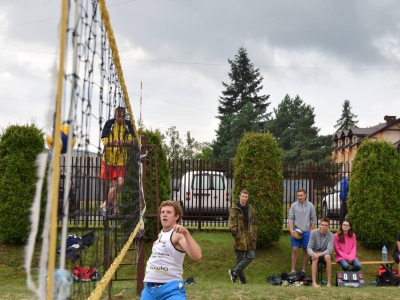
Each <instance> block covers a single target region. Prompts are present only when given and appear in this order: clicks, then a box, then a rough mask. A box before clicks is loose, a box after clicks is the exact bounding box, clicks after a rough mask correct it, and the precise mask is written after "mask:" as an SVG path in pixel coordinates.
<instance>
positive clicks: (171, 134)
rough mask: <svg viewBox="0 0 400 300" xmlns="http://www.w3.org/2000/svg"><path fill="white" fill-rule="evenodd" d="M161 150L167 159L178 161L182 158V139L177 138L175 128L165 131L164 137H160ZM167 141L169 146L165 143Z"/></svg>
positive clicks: (177, 133)
mask: <svg viewBox="0 0 400 300" xmlns="http://www.w3.org/2000/svg"><path fill="white" fill-rule="evenodd" d="M161 137H162V141H163V149H164V151H165V154H166V155H167V157H168V158H169V159H179V158H181V156H182V148H183V146H182V139H181V138H180V137H179V131H178V130H177V129H176V126H172V127H170V128H168V129H167V131H166V132H165V135H162V136H161ZM166 139H168V140H169V144H167V143H166V142H165V141H166Z"/></svg>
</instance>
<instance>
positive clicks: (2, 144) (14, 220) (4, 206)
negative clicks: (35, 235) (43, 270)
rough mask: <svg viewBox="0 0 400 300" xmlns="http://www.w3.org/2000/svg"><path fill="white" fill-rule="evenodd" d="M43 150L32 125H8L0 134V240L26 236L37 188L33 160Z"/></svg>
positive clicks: (40, 135) (17, 241)
mask: <svg viewBox="0 0 400 300" xmlns="http://www.w3.org/2000/svg"><path fill="white" fill-rule="evenodd" d="M43 150H44V138H43V132H42V131H41V130H40V129H38V128H37V127H36V126H35V125H34V124H31V125H23V126H20V125H11V126H9V127H8V128H7V129H6V130H5V131H3V134H2V135H1V137H0V191H1V193H0V215H1V216H2V217H1V218H0V239H1V240H3V241H5V242H9V243H15V244H20V243H24V242H26V241H27V239H28V234H29V227H30V221H29V215H30V211H29V209H30V207H31V204H32V201H33V198H34V195H35V190H36V181H37V174H36V168H37V167H36V165H35V160H36V157H37V155H38V154H39V153H41V152H42V151H43ZM41 199H42V205H41V207H42V211H41V218H40V220H41V222H40V224H39V228H42V227H43V219H44V206H45V205H44V203H45V199H46V189H45V188H43V190H42V196H41Z"/></svg>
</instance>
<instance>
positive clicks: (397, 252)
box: [393, 231, 400, 270]
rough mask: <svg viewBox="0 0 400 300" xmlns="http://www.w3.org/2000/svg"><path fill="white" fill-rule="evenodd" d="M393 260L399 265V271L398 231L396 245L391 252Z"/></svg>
mask: <svg viewBox="0 0 400 300" xmlns="http://www.w3.org/2000/svg"><path fill="white" fill-rule="evenodd" d="M393 259H394V261H395V262H397V263H398V264H399V269H398V270H400V231H399V232H398V233H397V237H396V245H395V246H394V250H393Z"/></svg>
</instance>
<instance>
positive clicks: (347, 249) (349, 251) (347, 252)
mask: <svg viewBox="0 0 400 300" xmlns="http://www.w3.org/2000/svg"><path fill="white" fill-rule="evenodd" d="M333 246H334V249H335V262H336V263H337V262H338V261H340V260H342V259H344V260H346V261H349V260H351V261H352V260H355V259H358V258H357V257H356V248H357V245H356V235H355V234H354V233H353V236H352V237H349V236H348V234H344V244H343V243H340V242H339V234H338V233H335V236H334V237H333Z"/></svg>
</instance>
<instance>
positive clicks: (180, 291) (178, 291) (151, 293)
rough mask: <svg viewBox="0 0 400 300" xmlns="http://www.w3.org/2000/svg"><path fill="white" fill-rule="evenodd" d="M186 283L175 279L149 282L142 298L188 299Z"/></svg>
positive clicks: (149, 299) (145, 299)
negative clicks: (158, 282) (162, 282)
mask: <svg viewBox="0 0 400 300" xmlns="http://www.w3.org/2000/svg"><path fill="white" fill-rule="evenodd" d="M185 291H186V290H185V283H184V282H183V281H182V280H174V281H171V282H167V283H164V284H157V283H151V282H147V283H146V286H145V287H144V289H143V291H142V295H141V297H140V299H141V300H155V299H171V300H172V299H177V300H186V299H187V298H186V294H185Z"/></svg>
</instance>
